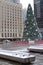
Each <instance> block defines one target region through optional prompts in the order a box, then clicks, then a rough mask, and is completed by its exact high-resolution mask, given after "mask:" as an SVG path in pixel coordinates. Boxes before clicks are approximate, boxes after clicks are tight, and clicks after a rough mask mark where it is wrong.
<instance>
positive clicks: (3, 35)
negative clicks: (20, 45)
mask: <svg viewBox="0 0 43 65" xmlns="http://www.w3.org/2000/svg"><path fill="white" fill-rule="evenodd" d="M19 36H21V34H19ZM2 37H17V33H15V34H14V33H13V35H12V33H10V34H9V33H8V34H6V33H5V34H3V33H2Z"/></svg>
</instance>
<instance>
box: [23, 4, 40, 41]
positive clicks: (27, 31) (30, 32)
mask: <svg viewBox="0 0 43 65" xmlns="http://www.w3.org/2000/svg"><path fill="white" fill-rule="evenodd" d="M39 38H40V36H39V32H38V29H37V23H36V19H35V17H34V14H33V11H32V7H31V5H30V4H29V5H28V9H27V15H26V21H25V25H24V32H23V39H31V40H35V39H39Z"/></svg>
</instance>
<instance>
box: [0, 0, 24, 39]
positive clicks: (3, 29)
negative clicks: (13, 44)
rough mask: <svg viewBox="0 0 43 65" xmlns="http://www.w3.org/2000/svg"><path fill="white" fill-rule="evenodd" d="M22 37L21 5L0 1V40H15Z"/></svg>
mask: <svg viewBox="0 0 43 65" xmlns="http://www.w3.org/2000/svg"><path fill="white" fill-rule="evenodd" d="M22 36H23V20H22V5H21V4H16V3H11V2H6V1H1V0H0V38H1V39H16V38H22Z"/></svg>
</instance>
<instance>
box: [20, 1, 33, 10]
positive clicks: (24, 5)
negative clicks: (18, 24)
mask: <svg viewBox="0 0 43 65" xmlns="http://www.w3.org/2000/svg"><path fill="white" fill-rule="evenodd" d="M20 2H21V3H22V6H23V9H24V8H27V6H28V4H29V3H30V4H31V6H32V9H34V6H33V5H34V4H33V0H20Z"/></svg>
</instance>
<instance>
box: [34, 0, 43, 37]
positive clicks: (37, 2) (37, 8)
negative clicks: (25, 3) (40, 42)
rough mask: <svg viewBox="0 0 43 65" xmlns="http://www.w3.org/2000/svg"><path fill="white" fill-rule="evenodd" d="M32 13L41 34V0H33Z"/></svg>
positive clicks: (42, 14)
mask: <svg viewBox="0 0 43 65" xmlns="http://www.w3.org/2000/svg"><path fill="white" fill-rule="evenodd" d="M34 13H35V17H36V21H37V24H38V27H39V29H40V32H41V33H42V36H43V0H34Z"/></svg>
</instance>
